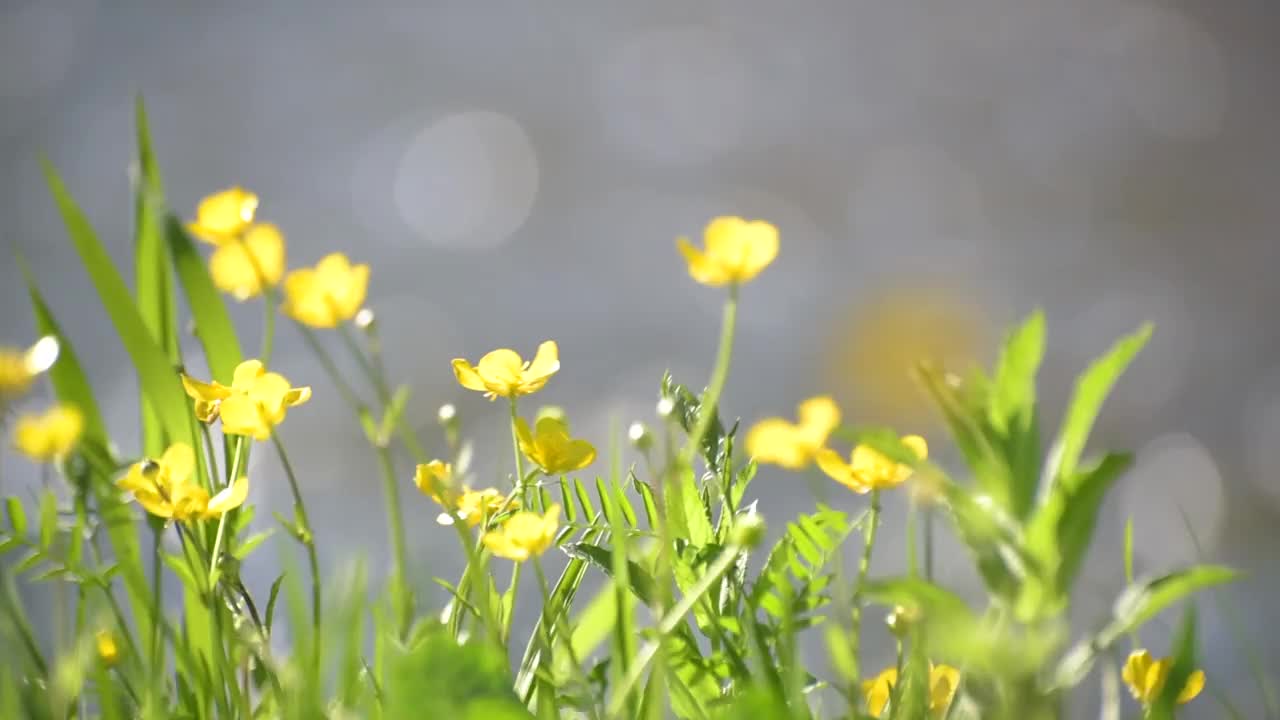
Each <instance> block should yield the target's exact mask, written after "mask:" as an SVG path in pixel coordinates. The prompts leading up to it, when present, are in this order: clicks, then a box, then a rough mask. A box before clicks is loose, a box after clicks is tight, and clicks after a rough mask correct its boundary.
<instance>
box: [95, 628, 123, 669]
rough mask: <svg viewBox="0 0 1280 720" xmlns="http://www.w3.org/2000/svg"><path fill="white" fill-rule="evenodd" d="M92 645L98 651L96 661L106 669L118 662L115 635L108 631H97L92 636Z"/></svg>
mask: <svg viewBox="0 0 1280 720" xmlns="http://www.w3.org/2000/svg"><path fill="white" fill-rule="evenodd" d="M94 644H95V645H96V647H97V650H98V659H99V660H101V661H102V663H103V664H104V665H106V666H107V667H111V666H112V665H115V664H116V663H117V662H119V661H120V646H119V645H117V644H116V638H115V635H113V634H112V633H111V631H110V630H99V631H98V632H97V634H96V635H94Z"/></svg>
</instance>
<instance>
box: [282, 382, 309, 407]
mask: <svg viewBox="0 0 1280 720" xmlns="http://www.w3.org/2000/svg"><path fill="white" fill-rule="evenodd" d="M310 399H311V387H310V386H304V387H296V388H290V389H289V392H287V393H285V394H284V404H285V405H287V406H288V407H297V406H299V405H301V404H303V403H305V402H306V401H308V400H310Z"/></svg>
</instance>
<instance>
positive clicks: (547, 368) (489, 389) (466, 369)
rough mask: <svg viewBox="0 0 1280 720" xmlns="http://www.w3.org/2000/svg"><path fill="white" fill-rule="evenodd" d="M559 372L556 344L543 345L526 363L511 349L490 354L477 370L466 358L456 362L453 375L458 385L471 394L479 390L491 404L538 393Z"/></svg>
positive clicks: (484, 358)
mask: <svg viewBox="0 0 1280 720" xmlns="http://www.w3.org/2000/svg"><path fill="white" fill-rule="evenodd" d="M559 369H560V348H559V347H558V346H557V345H556V343H555V341H554V340H548V341H546V342H544V343H542V344H541V345H539V346H538V353H537V354H536V355H534V356H533V360H532V361H530V362H525V361H524V360H523V359H522V358H521V357H520V355H519V354H518V353H517V352H516V351H515V350H509V349H507V348H501V349H499V350H494V351H493V352H491V353H488V354H487V355H485V356H484V357H482V358H480V362H478V363H476V364H475V367H472V365H471V363H469V362H467V361H466V360H463V359H462V358H456V359H455V360H454V361H453V374H454V375H455V376H456V377H457V378H458V384H460V385H462V387H464V388H467V389H468V390H479V391H480V392H483V393H484V396H485V397H487V398H489V399H490V400H493V399H494V398H496V397H498V396H499V395H501V396H502V397H515V396H517V395H528V394H529V393H533V392H537V391H538V390H541V389H542V386H543V385H546V384H547V380H548V379H550V378H551V376H552V375H555V374H556V371H557V370H559Z"/></svg>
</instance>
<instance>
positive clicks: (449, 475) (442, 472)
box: [413, 460, 462, 505]
mask: <svg viewBox="0 0 1280 720" xmlns="http://www.w3.org/2000/svg"><path fill="white" fill-rule="evenodd" d="M413 484H414V485H417V486H418V489H419V490H421V491H422V494H423V495H426V496H427V497H429V498H431V499H432V500H435V501H436V502H437V503H439V504H441V505H449V504H452V503H446V501H445V498H450V497H452V496H454V495H457V494H458V492H459V491H461V489H462V488H461V487H460V486H459V485H458V483H457V482H455V481H454V479H453V465H452V464H451V463H447V462H443V461H441V460H432V461H431V462H428V463H422V464H420V465H418V467H417V468H416V469H415V470H414V473H413Z"/></svg>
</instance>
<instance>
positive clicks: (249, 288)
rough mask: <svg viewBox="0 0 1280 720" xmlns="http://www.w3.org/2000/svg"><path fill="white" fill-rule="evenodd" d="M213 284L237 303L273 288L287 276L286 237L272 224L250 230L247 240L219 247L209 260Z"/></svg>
mask: <svg viewBox="0 0 1280 720" xmlns="http://www.w3.org/2000/svg"><path fill="white" fill-rule="evenodd" d="M209 275H210V276H211V277H212V278H213V284H214V285H215V286H217V288H218V289H219V290H221V291H223V292H225V293H228V294H230V295H231V296H232V297H234V298H235V299H237V300H248V299H249V298H251V297H254V296H256V295H258V294H259V293H261V292H262V288H263V285H264V284H265V285H266V286H267V287H274V286H275V285H276V284H277V283H279V282H280V277H281V276H282V275H284V236H283V235H282V234H280V229H279V228H277V227H276V226H275V225H271V224H269V223H262V224H258V225H253V226H250V227H249V229H248V230H247V231H246V232H245V234H244V238H243V239H241V240H238V241H235V242H229V243H226V244H223V245H220V246H218V249H217V250H214V251H213V255H211V256H210V257H209Z"/></svg>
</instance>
